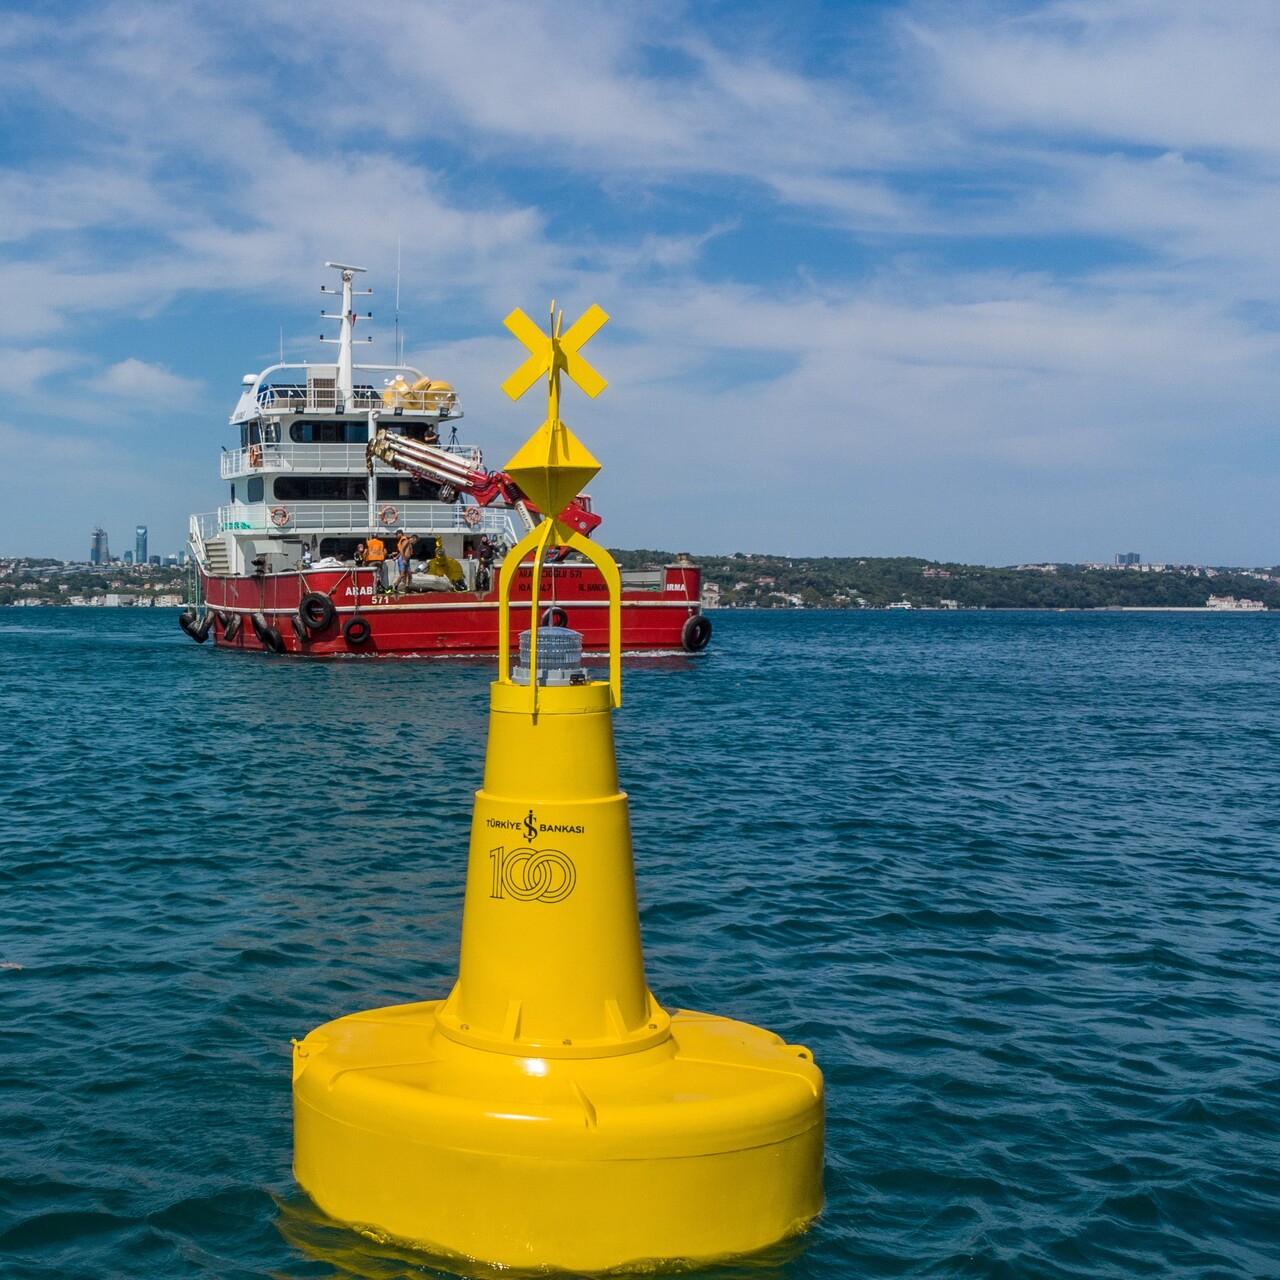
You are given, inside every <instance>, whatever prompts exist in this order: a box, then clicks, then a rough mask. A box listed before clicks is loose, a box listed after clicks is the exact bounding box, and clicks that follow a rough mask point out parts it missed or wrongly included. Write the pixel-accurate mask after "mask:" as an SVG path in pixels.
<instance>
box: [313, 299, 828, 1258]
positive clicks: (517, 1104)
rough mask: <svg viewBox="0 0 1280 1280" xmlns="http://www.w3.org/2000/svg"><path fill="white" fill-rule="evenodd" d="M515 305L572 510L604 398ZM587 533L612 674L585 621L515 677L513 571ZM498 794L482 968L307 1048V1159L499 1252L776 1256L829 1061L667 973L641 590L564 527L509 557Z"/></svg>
mask: <svg viewBox="0 0 1280 1280" xmlns="http://www.w3.org/2000/svg"><path fill="white" fill-rule="evenodd" d="M607 318H608V317H607V316H605V314H604V312H603V311H601V310H600V309H599V308H598V307H592V308H591V310H590V311H588V312H587V313H586V315H584V316H583V317H582V318H581V319H580V320H579V321H578V322H577V324H575V325H574V326H573V327H572V328H571V329H570V330H569V331H568V332H567V333H565V334H564V335H563V336H562V335H561V334H560V332H559V330H560V325H559V323H558V320H557V317H556V315H555V310H554V303H553V304H552V320H553V323H552V326H551V331H550V334H549V335H548V334H543V333H542V332H541V330H540V329H538V327H537V326H536V325H535V324H534V323H533V322H532V321H531V320H529V319H528V317H527V316H525V315H524V313H523V312H520V311H516V312H513V313H512V315H511V316H509V317H508V318H507V326H508V328H510V329H511V330H512V331H513V332H514V333H515V334H516V336H517V337H519V338H520V339H521V341H523V342H524V343H525V345H526V346H528V347H529V349H530V351H531V353H532V354H531V356H530V358H529V360H528V361H526V363H525V365H524V366H523V367H522V368H521V369H520V370H518V371H517V372H516V373H515V374H513V375H512V377H511V378H510V379H508V381H507V383H506V384H504V389H505V390H507V392H508V394H510V395H511V396H512V397H513V398H516V397H518V396H519V395H521V394H523V393H524V392H525V391H526V390H528V388H529V387H530V386H532V385H533V383H534V382H536V381H537V380H538V379H540V378H541V377H542V376H543V375H544V374H546V375H547V376H548V384H549V400H550V403H549V408H548V416H547V421H546V422H545V423H544V424H543V426H542V427H541V428H539V430H538V431H537V432H535V434H534V436H533V437H532V438H531V439H530V440H529V441H528V442H527V443H526V444H525V445H524V446H523V448H521V449H520V451H519V452H518V453H517V455H516V457H515V458H513V459H512V461H511V463H510V464H509V465H508V467H507V470H508V472H509V473H510V474H512V475H513V476H514V477H515V478H516V480H517V482H518V483H519V485H520V487H521V488H522V489H523V490H524V492H525V493H527V494H528V495H529V497H530V498H531V499H532V500H533V502H534V503H536V504H537V506H538V507H539V508H540V509H541V510H542V511H561V510H563V509H564V507H565V506H566V505H567V504H568V502H569V501H570V500H571V499H572V498H573V497H574V496H575V495H576V494H577V492H578V490H579V489H580V488H581V486H582V485H583V484H585V483H586V481H587V480H589V479H590V477H591V476H592V475H594V474H595V472H596V471H597V470H598V464H597V463H596V461H595V459H594V458H592V457H591V455H590V453H588V452H587V450H586V449H585V448H584V447H583V446H582V444H581V443H580V442H579V441H578V440H576V439H575V438H574V436H573V435H572V433H571V432H570V431H569V429H568V428H567V427H566V426H565V425H564V423H563V422H561V421H560V415H559V401H560V373H561V372H566V373H568V374H569V376H570V377H571V378H572V379H573V380H574V381H575V382H577V383H578V384H579V385H580V386H581V387H582V388H583V389H584V390H585V391H587V393H588V394H589V395H591V396H595V395H596V394H598V393H599V391H601V390H602V389H603V388H604V385H605V384H604V380H603V379H602V378H600V377H599V375H598V374H597V373H596V372H595V370H594V369H592V368H591V367H590V365H588V364H587V363H586V361H585V360H583V359H582V357H581V355H580V354H579V349H580V348H581V346H582V344H583V343H584V342H585V341H586V340H587V338H589V337H590V336H591V334H593V333H594V332H595V331H596V330H597V329H599V327H600V326H601V325H602V324H603V323H604V322H605V320H606V319H607ZM553 547H570V548H572V549H573V550H576V551H579V552H581V553H582V554H583V555H584V556H586V557H587V558H588V559H589V560H591V561H592V562H593V563H594V564H595V565H596V566H597V567H598V568H599V569H600V571H601V573H602V574H603V575H604V578H605V581H606V583H607V584H608V587H609V593H610V597H609V611H610V612H609V620H610V654H609V678H608V679H607V680H593V679H591V678H590V677H589V675H588V674H587V673H586V672H585V671H584V670H583V669H582V667H581V637H580V636H578V635H577V633H576V632H571V631H568V630H567V629H565V628H559V627H533V626H531V627H530V629H529V630H527V631H525V632H524V633H523V634H522V635H521V637H520V652H519V659H518V661H517V662H516V665H515V666H514V669H513V655H512V650H511V643H510V640H511V632H510V628H511V614H512V605H511V598H510V597H511V584H512V581H513V579H514V577H515V570H516V568H517V566H518V565H519V564H520V563H521V562H522V561H523V560H524V559H525V557H526V556H528V555H532V556H533V558H534V565H533V598H532V601H531V605H530V612H529V614H528V617H529V618H530V619H531V620H532V619H535V618H537V617H538V616H539V615H538V608H539V601H538V585H539V580H540V577H541V569H542V563H543V559H544V557H545V555H546V553H547V551H548V550H549V549H551V548H553ZM500 600H501V610H500V624H499V625H500V632H499V669H498V678H497V680H496V681H495V682H494V684H493V685H492V688H491V700H490V716H489V744H488V753H487V756H486V760H485V772H484V786H483V788H482V789H481V790H480V791H479V792H477V793H476V805H475V813H474V817H473V819H472V826H471V848H470V856H469V861H468V867H467V885H466V899H465V904H464V908H463V926H462V952H461V956H460V961H459V972H458V980H457V983H456V984H455V986H454V988H453V991H452V992H451V993H450V995H449V997H448V998H447V999H446V1000H443V1001H438V1000H434V1001H426V1002H423V1003H418V1004H410V1005H399V1006H395V1007H392V1008H387V1009H375V1010H371V1011H369V1012H366V1013H356V1014H351V1015H349V1016H348V1017H345V1018H339V1019H337V1020H335V1021H333V1022H329V1023H326V1024H325V1025H324V1026H321V1027H318V1028H317V1029H316V1030H315V1031H312V1032H311V1033H310V1034H309V1035H308V1036H307V1037H306V1038H305V1039H304V1040H302V1041H301V1042H298V1043H296V1045H295V1050H294V1073H293V1096H294V1172H295V1174H296V1176H297V1178H298V1181H299V1182H300V1183H301V1184H302V1186H303V1188H304V1189H305V1190H306V1191H307V1192H308V1194H309V1195H310V1196H311V1197H312V1199H313V1200H314V1201H315V1202H316V1204H317V1205H319V1206H320V1208H321V1209H323V1210H324V1211H325V1212H326V1213H328V1214H329V1215H330V1216H332V1217H334V1218H337V1219H339V1220H340V1221H343V1222H349V1223H351V1224H352V1225H354V1226H358V1227H361V1228H365V1229H373V1230H375V1231H377V1232H379V1233H382V1234H385V1235H388V1236H392V1237H395V1238H398V1239H400V1240H402V1241H405V1242H408V1243H411V1244H416V1245H418V1246H420V1247H422V1248H424V1249H427V1250H429V1251H432V1252H437V1253H445V1254H454V1255H462V1256H464V1257H467V1258H471V1259H475V1260H478V1261H481V1262H485V1263H490V1264H493V1265H496V1266H504V1267H518V1268H563V1269H566V1270H572V1271H578V1272H583V1271H603V1270H607V1269H610V1268H614V1267H621V1266H626V1265H627V1264H629V1263H637V1262H642V1261H649V1260H655V1259H657V1260H666V1261H674V1260H686V1259H692V1260H707V1259H712V1258H717V1257H723V1256H727V1255H733V1254H741V1253H746V1252H750V1251H752V1250H755V1249H759V1248H762V1247H764V1246H766V1245H769V1244H772V1243H774V1242H775V1241H777V1240H779V1239H781V1238H783V1237H784V1236H786V1235H788V1234H791V1233H792V1232H795V1231H798V1230H800V1229H801V1228H803V1227H804V1226H805V1225H806V1223H808V1222H809V1221H810V1220H811V1219H812V1218H813V1217H814V1216H815V1215H816V1214H817V1213H818V1212H819V1210H820V1209H821V1206H822V1076H821V1074H820V1073H819V1071H818V1069H817V1068H816V1067H815V1066H814V1064H813V1061H812V1056H811V1055H810V1053H809V1051H808V1050H807V1049H805V1048H803V1047H802V1046H799V1045H788V1044H786V1043H784V1042H783V1041H782V1040H781V1039H780V1038H779V1037H777V1036H775V1035H773V1034H771V1033H770V1032H768V1031H763V1030H761V1029H760V1028H758V1027H753V1026H749V1025H747V1024H746V1023H742V1022H734V1021H732V1020H730V1019H727V1018H719V1017H715V1016H713V1015H710V1014H703V1013H693V1012H690V1011H688V1010H680V1011H676V1012H674V1013H668V1012H667V1011H665V1010H663V1009H662V1008H661V1007H660V1006H659V1005H658V1003H657V1001H656V1000H655V999H654V997H653V995H652V993H651V992H650V991H649V989H648V987H647V985H646V984H645V978H644V961H643V956H642V953H641V948H640V926H639V918H638V913H637V910H636V897H635V876H634V871H633V866H632V860H631V834H630V827H629V823H628V817H627V798H626V795H625V794H624V793H623V792H621V791H620V790H619V789H618V776H617V765H616V757H615V754H614V745H613V719H612V717H613V711H614V709H615V708H616V707H617V706H618V705H619V704H620V702H621V656H620V648H621V646H620V636H621V625H620V614H619V603H620V582H619V577H618V570H617V566H616V565H615V564H614V562H613V560H612V558H611V557H610V556H609V554H608V552H606V551H604V550H602V549H601V548H599V547H597V546H595V545H594V544H593V543H591V542H589V541H587V539H585V538H583V537H582V536H581V535H580V534H578V533H575V532H573V531H572V530H570V529H569V528H568V527H567V526H565V525H564V524H562V523H560V522H559V521H558V520H554V519H548V520H544V521H543V522H542V523H541V524H539V525H537V526H536V527H535V528H534V529H533V530H532V531H531V532H530V533H529V534H528V535H527V536H526V537H525V538H524V539H523V540H522V541H521V542H520V543H519V544H518V545H517V546H516V547H515V548H513V550H512V551H511V553H510V555H508V557H507V559H506V561H505V564H504V571H503V574H502V580H501V583H500Z"/></svg>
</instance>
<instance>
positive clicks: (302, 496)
mask: <svg viewBox="0 0 1280 1280" xmlns="http://www.w3.org/2000/svg"><path fill="white" fill-rule="evenodd" d="M275 496H276V498H277V499H279V500H280V501H282V502H366V501H367V500H368V497H369V490H368V488H367V486H366V482H365V478H364V476H277V477H276V480H275Z"/></svg>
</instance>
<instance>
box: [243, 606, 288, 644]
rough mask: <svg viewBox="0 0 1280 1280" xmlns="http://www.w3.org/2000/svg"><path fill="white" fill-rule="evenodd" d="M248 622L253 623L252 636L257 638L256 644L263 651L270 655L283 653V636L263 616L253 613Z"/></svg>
mask: <svg viewBox="0 0 1280 1280" xmlns="http://www.w3.org/2000/svg"><path fill="white" fill-rule="evenodd" d="M249 621H250V622H251V623H253V634H254V635H255V636H257V637H258V643H259V644H260V645H261V646H262V647H263V648H264V649H268V650H270V651H271V652H272V653H283V652H284V636H282V635H281V634H280V633H279V632H278V631H277V630H276V629H275V627H273V626H272V625H271V623H269V622H268V621H267V618H266V615H265V614H263V613H255V614H253V615H252V617H250V619H249Z"/></svg>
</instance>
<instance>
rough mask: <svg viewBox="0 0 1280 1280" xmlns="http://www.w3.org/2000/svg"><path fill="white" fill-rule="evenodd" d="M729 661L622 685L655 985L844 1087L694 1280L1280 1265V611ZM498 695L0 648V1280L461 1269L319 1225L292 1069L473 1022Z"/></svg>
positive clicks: (85, 622) (464, 686)
mask: <svg viewBox="0 0 1280 1280" xmlns="http://www.w3.org/2000/svg"><path fill="white" fill-rule="evenodd" d="M715 626H716V633H715V637H714V639H713V641H712V646H711V648H710V649H709V650H708V651H707V652H706V653H705V654H703V655H699V656H697V657H692V658H686V657H677V656H670V657H666V658H649V659H636V660H632V661H629V662H628V665H627V670H626V674H625V699H626V701H625V705H624V707H623V709H622V711H621V713H620V714H619V715H618V717H617V733H618V753H619V760H620V765H621V771H622V775H623V778H624V786H625V787H626V789H627V790H628V791H629V793H630V795H631V814H632V821H633V824H634V834H635V846H636V862H637V867H638V877H639V892H640V900H641V904H642V916H643V919H642V924H643V930H644V940H645V949H646V956H647V972H648V978H649V982H650V985H651V986H652V988H653V990H654V991H655V993H656V994H657V995H658V998H659V999H660V1000H661V1001H663V1002H664V1003H665V1004H667V1005H670V1006H683V1007H692V1008H696V1009H706V1010H710V1011H713V1012H715V1013H720V1014H726V1015H729V1016H732V1017H735V1018H741V1019H746V1020H748V1021H751V1022H755V1023H759V1024H762V1025H764V1026H767V1027H770V1028H773V1029H775V1030H777V1031H778V1032H779V1033H780V1034H782V1035H784V1036H785V1037H786V1038H787V1039H788V1040H790V1041H794V1042H800V1043H804V1044H807V1045H808V1046H809V1047H810V1048H811V1049H812V1050H813V1051H814V1054H815V1056H816V1059H817V1061H818V1063H819V1064H820V1065H821V1066H822V1068H823V1070H824V1071H825V1073H826V1079H827V1085H828V1090H829V1092H828V1111H827V1117H828V1133H827V1170H826V1195H827V1207H826V1211H825V1213H824V1215H823V1217H822V1219H821V1220H820V1222H819V1223H818V1224H817V1225H816V1227H815V1228H814V1229H813V1231H812V1232H811V1233H809V1234H808V1235H807V1236H806V1237H804V1238H803V1239H801V1240H799V1241H796V1242H793V1243H791V1244H789V1245H785V1246H783V1247H781V1248H779V1249H776V1250H773V1251H772V1252H770V1253H768V1254H766V1255H764V1256H762V1257H759V1258H754V1259H750V1260H747V1261H743V1262H737V1263H733V1264H731V1265H725V1266H720V1267H713V1268H710V1269H709V1270H708V1271H707V1273H706V1274H708V1275H711V1276H717V1277H728V1276H733V1277H742V1278H743V1280H748V1278H756V1277H759V1278H761V1280H765V1278H769V1280H773V1278H776V1280H782V1278H783V1277H785V1278H787V1280H802V1278H807V1277H845V1276H849V1277H855V1276H1008V1277H1021V1276H1034V1277H1097V1276H1143V1275H1150V1276H1161V1277H1166V1276H1178V1277H1219V1276H1222V1277H1226V1276H1268V1275H1280V1173H1278V1171H1277V1170H1278V1166H1280V789H1278V787H1277V782H1278V781H1280V778H1278V776H1277V767H1278V765H1280V729H1278V728H1277V710H1278V705H1277V704H1278V702H1280V694H1278V690H1280V619H1276V618H1272V617H1266V616H1263V617H1213V616H1198V615H1172V616H1151V615H1123V616H1117V615H1114V614H1103V615H1081V614H1064V615H1058V614H1030V613H1017V614H995V613H961V614H942V613H931V614H914V615H913V614H908V613H905V612H894V613H815V612H797V613H748V612H724V613H719V614H717V615H716V616H715ZM491 669H492V668H491V664H490V663H489V662H486V661H478V660H453V661H446V660H420V661H383V662H377V661H331V662H295V661H287V660H283V659H279V658H270V657H265V656H256V657H254V656H246V655H241V654H230V653H218V652H213V651H212V649H211V646H205V647H204V648H200V647H197V646H196V645H194V644H192V643H191V642H190V641H189V640H188V639H187V638H186V637H185V636H183V635H182V633H181V632H180V631H179V629H178V627H177V622H176V617H175V616H174V613H173V612H172V611H160V610H154V611H153V610H145V611H144V610H123V609H121V610H89V609H84V610H72V609H67V610H41V609H30V610H22V611H19V610H16V609H10V610H4V611H3V612H2V613H0V717H2V723H3V730H2V732H3V739H2V741H3V747H2V748H0V750H2V751H3V756H2V763H0V781H2V789H0V795H3V822H2V823H0V963H3V964H4V966H5V967H4V968H3V969H0V1275H2V1276H3V1277H5V1280H21V1278H24V1277H37V1276H38V1277H55V1276H56V1277H61V1278H69V1277H93V1278H94V1280H101V1278H103V1277H159V1276H175V1277H184V1276H211V1277H220V1278H224V1280H230V1278H232V1277H266V1276H270V1277H293V1276H299V1277H301V1276H323V1277H330V1276H362V1277H400V1276H419V1275H423V1274H426V1275H434V1274H437V1273H438V1270H439V1264H438V1263H437V1262H433V1261H432V1260H430V1259H428V1258H424V1257H423V1256H421V1255H416V1254H414V1253H412V1252H409V1251H406V1250H403V1249H401V1248H398V1247H396V1246H394V1245H390V1244H385V1243H378V1242H377V1241H374V1240H369V1239H366V1238H364V1237H362V1236H360V1235H358V1234H356V1233H354V1232H350V1231H348V1230H346V1229H345V1228H342V1227H339V1226H337V1225H336V1224H333V1223H330V1222H327V1221H325V1220H324V1219H323V1218H322V1217H321V1215H319V1214H318V1213H317V1212H316V1211H315V1210H314V1209H313V1208H312V1207H311V1206H310V1204H309V1202H308V1201H307V1199H306V1197H305V1196H303V1195H302V1194H301V1193H300V1192H299V1190H298V1188H297V1187H296V1185H295V1184H294V1182H293V1180H292V1178H291V1175H290V1160H291V1130H290V1058H289V1053H290V1050H289V1040H290V1037H293V1036H301V1035H303V1034H304V1033H305V1032H306V1031H307V1030H309V1029H310V1028H311V1027H313V1026H315V1025H316V1024H318V1023H320V1022H323V1021H325V1020H327V1019H329V1018H333V1017H335V1016H337V1015H339V1014H344V1013H349V1012H352V1011H354V1010H358V1009H365V1008H370V1007H373V1006H377V1005H383V1004H392V1003H396V1002H402V1001H409V1000H415V999H420V998H427V997H438V996H442V995H443V994H445V992H446V991H447V989H448V987H449V985H450V982H451V979H452V976H453V973H454V966H455V960H456V954H457V947H458V937H459V924H460V911H461V905H462V897H461V892H462V880H463V868H464V861H465V856H466V847H467V837H468V823H469V815H470V805H471V793H472V791H473V790H474V789H475V787H476V786H477V785H478V784H479V780H480V775H481V768H482V761H483V750H484V736H485V726H486V709H487V696H488V682H489V679H490V675H491ZM531 765H532V766H533V767H552V768H553V767H554V762H547V761H536V762H531ZM729 1194H732V1192H731V1190H730V1192H729ZM636 1212H637V1213H643V1212H644V1206H643V1205H637V1206H636Z"/></svg>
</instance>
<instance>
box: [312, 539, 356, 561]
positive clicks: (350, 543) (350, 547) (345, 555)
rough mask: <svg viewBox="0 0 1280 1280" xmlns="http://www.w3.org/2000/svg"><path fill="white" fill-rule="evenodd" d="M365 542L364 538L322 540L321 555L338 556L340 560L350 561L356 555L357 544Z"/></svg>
mask: <svg viewBox="0 0 1280 1280" xmlns="http://www.w3.org/2000/svg"><path fill="white" fill-rule="evenodd" d="M363 541H364V539H363V538H321V539H320V554H321V556H336V557H337V558H338V559H339V560H350V559H352V558H353V557H354V556H355V554H356V546H357V544H359V543H361V542H363Z"/></svg>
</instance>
